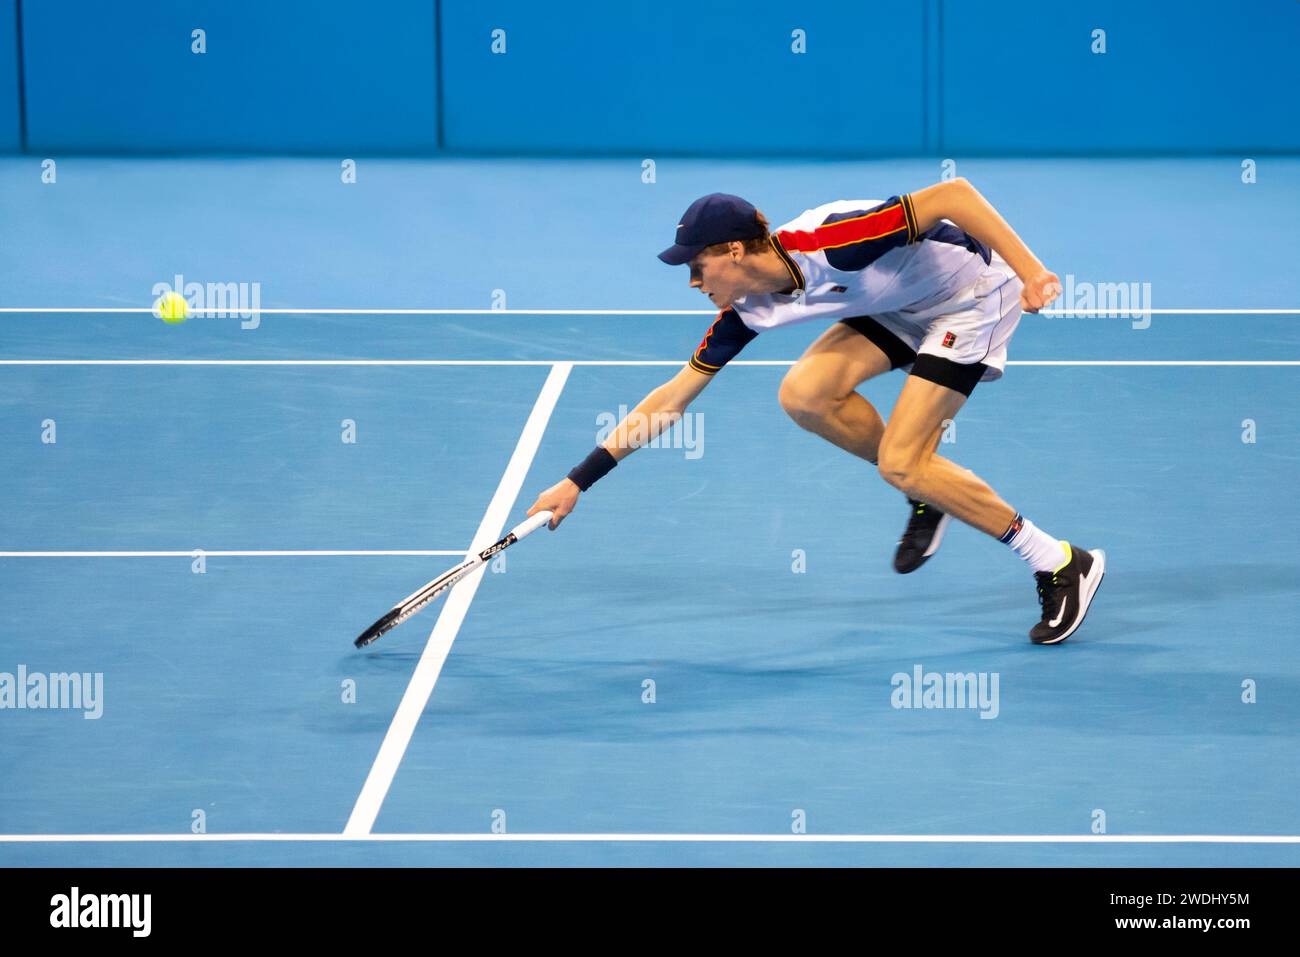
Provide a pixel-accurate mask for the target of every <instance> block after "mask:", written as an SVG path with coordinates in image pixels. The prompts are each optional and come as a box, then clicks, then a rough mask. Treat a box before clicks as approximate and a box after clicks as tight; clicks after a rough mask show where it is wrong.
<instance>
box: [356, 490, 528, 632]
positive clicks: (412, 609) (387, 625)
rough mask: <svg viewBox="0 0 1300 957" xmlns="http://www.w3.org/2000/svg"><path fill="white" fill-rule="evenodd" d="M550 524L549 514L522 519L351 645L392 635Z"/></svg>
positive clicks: (408, 599) (399, 606)
mask: <svg viewBox="0 0 1300 957" xmlns="http://www.w3.org/2000/svg"><path fill="white" fill-rule="evenodd" d="M550 520H551V513H550V512H547V511H542V512H538V513H537V514H536V515H534V516H532V517H531V518H528V519H525V520H524V521H522V522H520V523H519V524H518V525H516V526H515V527H514V528H512V529H511V530H510V531H509V532H508V533H507V534H506V537H505V538H503V539H501V540H500V541H499V542H497V543H496V544H495V545H489V546H488V547H487V548H485V549H483V551H481V552H479V553H478V554H477V555H474V556H472V557H471V558H469V559H468V560H466V561H464V562H462V563H461V564H459V565H457V566H456V567H455V568H453V569H452V570H451V571H449V572H444V573H443V574H441V575H439V576H438V577H437V578H435V579H434V580H433V581H431V582H429V583H428V584H427V585H425V586H423V587H422V588H420V589H419V590H418V591H415V592H413V593H412V594H410V595H407V596H406V597H405V598H403V599H402V600H401V601H400V602H398V603H397V604H396V605H394V606H393V607H392V608H391V609H389V611H388V613H387V614H386V615H384V617H383V618H380V619H379V620H378V621H377V622H375V623H374V624H373V625H371V626H370V627H369V628H367V629H366V630H365V631H363V632H362V633H361V636H360V637H359V638H357V640H356V641H354V642H353V644H354V645H356V646H357V647H358V648H364V647H365V646H366V645H368V644H370V643H371V642H372V641H374V640H375V639H376V638H378V637H379V636H380V635H382V634H384V633H385V632H389V631H392V630H393V629H394V628H396V627H397V626H398V625H400V624H401V623H402V622H404V621H406V619H408V618H410V617H411V616H412V615H414V614H415V613H416V612H417V611H419V610H420V609H421V608H423V607H424V606H425V605H427V604H429V602H431V601H433V600H434V599H435V598H437V597H438V596H439V595H441V594H442V593H443V592H445V591H446V590H447V589H448V588H450V587H451V586H452V585H454V584H456V582H458V581H460V580H461V579H462V578H464V577H465V576H466V575H468V574H469V573H470V572H472V571H473V570H474V569H476V568H478V567H479V566H480V565H482V564H483V563H484V562H486V561H487V560H488V559H489V558H491V557H492V556H493V555H495V554H496V553H497V552H499V551H501V549H503V548H509V547H510V546H511V545H513V544H514V543H515V542H517V541H519V540H520V539H521V538H525V537H527V536H528V535H531V534H532V533H533V532H535V531H537V529H539V528H541V527H542V526H543V525H545V524H547V523H548V522H549V521H550Z"/></svg>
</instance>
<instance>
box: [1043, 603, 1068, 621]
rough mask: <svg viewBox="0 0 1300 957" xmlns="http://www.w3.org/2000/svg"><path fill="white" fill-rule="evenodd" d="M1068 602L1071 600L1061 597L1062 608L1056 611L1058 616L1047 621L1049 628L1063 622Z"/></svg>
mask: <svg viewBox="0 0 1300 957" xmlns="http://www.w3.org/2000/svg"><path fill="white" fill-rule="evenodd" d="M1068 604H1069V602H1068V601H1066V599H1065V598H1062V599H1061V610H1060V611H1058V612H1057V613H1056V617H1055V618H1054V619H1052V620H1051V621H1049V622H1048V623H1047V626H1048V627H1049V628H1055V627H1056V626H1057V625H1059V624H1060V623H1061V619H1062V618H1064V617H1065V606H1066V605H1068Z"/></svg>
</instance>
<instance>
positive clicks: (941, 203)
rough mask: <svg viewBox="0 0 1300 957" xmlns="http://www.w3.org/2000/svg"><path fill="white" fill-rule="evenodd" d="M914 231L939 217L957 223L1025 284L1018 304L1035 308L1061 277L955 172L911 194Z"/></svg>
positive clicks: (920, 230)
mask: <svg viewBox="0 0 1300 957" xmlns="http://www.w3.org/2000/svg"><path fill="white" fill-rule="evenodd" d="M911 199H912V210H913V212H914V213H915V214H916V227H917V232H918V233H923V232H925V231H926V230H927V229H929V228H930V227H931V226H933V225H935V224H936V223H937V222H939V221H940V220H942V219H946V220H948V221H949V222H951V223H954V224H955V225H957V226H959V227H961V228H962V229H963V230H965V231H966V232H967V233H969V234H970V235H971V236H974V237H975V238H976V239H978V240H979V241H980V242H982V243H984V244H985V245H987V246H990V247H992V248H993V250H994V251H995V252H996V253H997V254H998V255H999V256H1001V257H1002V258H1003V259H1005V260H1006V261H1007V265H1008V266H1010V267H1011V268H1012V269H1014V270H1015V271H1016V275H1017V276H1019V277H1020V279H1021V281H1022V282H1023V283H1024V284H1025V288H1024V291H1023V292H1022V293H1021V294H1020V306H1021V308H1022V309H1024V310H1025V312H1038V310H1040V309H1042V308H1044V307H1046V306H1048V305H1049V304H1050V303H1051V302H1052V300H1053V299H1055V298H1056V297H1057V296H1058V295H1059V294H1060V291H1061V280H1060V279H1059V278H1058V277H1057V275H1056V273H1054V272H1052V271H1051V270H1049V269H1048V268H1047V267H1046V266H1044V265H1043V264H1042V262H1041V261H1040V260H1039V259H1038V257H1037V256H1035V255H1034V254H1033V253H1032V252H1031V251H1030V249H1029V247H1028V246H1026V245H1025V244H1024V242H1023V241H1022V240H1021V239H1020V237H1019V236H1017V235H1016V231H1015V230H1014V229H1012V228H1011V226H1010V225H1008V223H1007V221H1006V220H1005V219H1003V218H1002V216H1001V214H999V213H998V211H997V210H996V209H994V208H993V206H992V205H991V204H990V203H989V201H988V200H986V199H985V198H984V197H983V196H982V195H980V191H979V190H977V189H976V188H975V187H974V186H972V185H971V183H970V181H969V180H967V179H965V178H964V177H961V176H958V177H957V178H956V179H950V180H947V181H946V182H943V183H936V184H935V185H934V186H927V187H926V188H925V189H922V190H919V191H917V192H915V193H912V194H911Z"/></svg>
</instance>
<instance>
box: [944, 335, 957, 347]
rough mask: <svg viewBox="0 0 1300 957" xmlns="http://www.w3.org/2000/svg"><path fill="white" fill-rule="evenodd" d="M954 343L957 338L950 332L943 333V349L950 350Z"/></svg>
mask: <svg viewBox="0 0 1300 957" xmlns="http://www.w3.org/2000/svg"><path fill="white" fill-rule="evenodd" d="M956 341H957V337H956V336H955V335H953V334H952V333H951V332H945V333H944V334H943V347H944V348H945V349H951V348H952V347H953V344H954V343H955V342H956Z"/></svg>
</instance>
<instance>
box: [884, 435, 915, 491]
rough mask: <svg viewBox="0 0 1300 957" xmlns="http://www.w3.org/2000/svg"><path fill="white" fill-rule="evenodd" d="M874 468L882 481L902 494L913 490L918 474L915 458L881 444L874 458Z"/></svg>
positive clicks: (886, 444)
mask: <svg viewBox="0 0 1300 957" xmlns="http://www.w3.org/2000/svg"><path fill="white" fill-rule="evenodd" d="M876 468H877V470H879V472H880V477H881V478H882V479H884V480H885V481H886V482H888V483H889V484H890V485H892V486H894V488H896V489H899V490H900V491H903V492H910V491H912V490H913V489H914V488H915V486H916V479H917V475H918V474H919V472H920V467H919V464H918V463H917V461H916V457H915V456H913V455H911V454H910V453H908V452H906V451H904V450H900V449H898V448H896V447H893V446H890V445H889V444H888V443H882V444H881V447H880V453H879V455H878V456H877V457H876Z"/></svg>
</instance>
